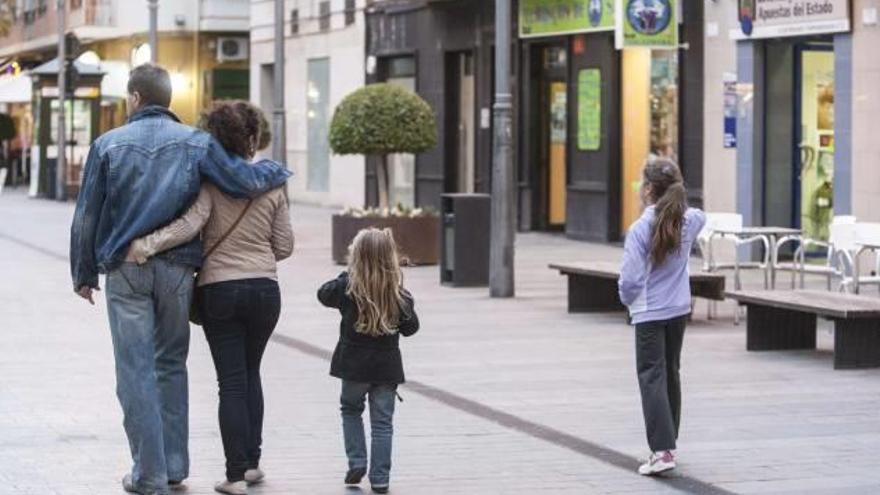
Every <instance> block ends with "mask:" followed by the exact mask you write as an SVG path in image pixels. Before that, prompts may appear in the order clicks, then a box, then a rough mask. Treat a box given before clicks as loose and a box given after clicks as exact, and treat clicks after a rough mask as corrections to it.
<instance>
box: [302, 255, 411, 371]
mask: <svg viewBox="0 0 880 495" xmlns="http://www.w3.org/2000/svg"><path fill="white" fill-rule="evenodd" d="M347 289H348V273H347V272H343V273H341V274H340V275H339V277H337V278H336V279H334V280H331V281H329V282H327V283H326V284H324V285H322V286H321V288H320V289H318V300H319V301H321V304H323V305H324V306H327V307H328V308H336V309H338V310H339V312H340V314H342V322H341V323H340V324H339V342H338V343H337V344H336V350H335V351H333V360H332V361H331V363H330V374H331V375H332V376H335V377H337V378H342V379H343V380H351V381H355V382H361V383H382V384H390V383H403V382H404V376H403V359H402V358H401V356H400V345H399V344H400V335H403V336H405V337H409V336H410V335H412V334H414V333H416V332H417V331H418V330H419V317H418V316H417V315H416V312H415V302H414V301H413V298H412V296H411V295H410V294H409V292H405V293H404V297H403V299H404V303H405V307H404V308H401V309H402V311H401V316H400V318H401V320H400V327H399V328H398V332H397V333H395V334H393V335H384V336H381V337H372V336H370V335H365V334H362V333H358V332H357V331H355V323H356V322H357V319H358V308H357V304H356V303H355V302H354V300H353V299H352V298H351V297H349V296H348V295H347V294H346V291H347Z"/></svg>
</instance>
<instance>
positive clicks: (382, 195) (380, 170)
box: [376, 155, 390, 208]
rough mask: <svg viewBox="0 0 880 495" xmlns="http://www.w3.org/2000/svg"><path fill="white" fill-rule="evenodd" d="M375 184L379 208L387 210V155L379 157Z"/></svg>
mask: <svg viewBox="0 0 880 495" xmlns="http://www.w3.org/2000/svg"><path fill="white" fill-rule="evenodd" d="M376 182H377V184H378V186H379V187H378V188H379V207H380V208H389V207H390V205H389V204H388V155H379V163H378V164H377V165H376Z"/></svg>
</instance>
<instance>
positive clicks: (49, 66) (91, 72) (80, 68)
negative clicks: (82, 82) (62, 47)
mask: <svg viewBox="0 0 880 495" xmlns="http://www.w3.org/2000/svg"><path fill="white" fill-rule="evenodd" d="M73 64H74V66H75V67H76V71H77V72H79V75H80V76H82V77H88V76H103V75H104V72H103V71H102V70H101V68H100V67H98V66H97V65H91V64H86V63H83V62H80V61H79V60H74V62H73ZM58 66H59V64H58V58H57V57H56V58H53V59H52V60H50V61H48V62H46V63H45V64H43V65H41V66H39V67H37V68H36V69H33V70H31V75H34V76H57V75H58Z"/></svg>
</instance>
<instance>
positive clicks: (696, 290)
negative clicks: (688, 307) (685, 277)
mask: <svg viewBox="0 0 880 495" xmlns="http://www.w3.org/2000/svg"><path fill="white" fill-rule="evenodd" d="M550 268H551V269H553V270H559V273H560V275H566V276H568V312H569V313H595V312H605V311H623V310H625V309H626V308H625V307H624V306H623V304H622V303H621V302H620V298H619V296H618V292H617V279H618V278H620V263H617V262H613V261H590V262H578V263H551V264H550ZM690 280H691V295H692V296H694V297H702V298H705V299H712V300H715V301H723V300H724V275H721V274H719V273H706V272H691V274H690Z"/></svg>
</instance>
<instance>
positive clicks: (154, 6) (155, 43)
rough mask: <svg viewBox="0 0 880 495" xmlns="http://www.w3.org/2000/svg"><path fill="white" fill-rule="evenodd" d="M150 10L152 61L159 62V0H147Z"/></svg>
mask: <svg viewBox="0 0 880 495" xmlns="http://www.w3.org/2000/svg"><path fill="white" fill-rule="evenodd" d="M147 6H148V7H149V10H150V62H151V63H154V64H155V63H158V62H159V0H147Z"/></svg>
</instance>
